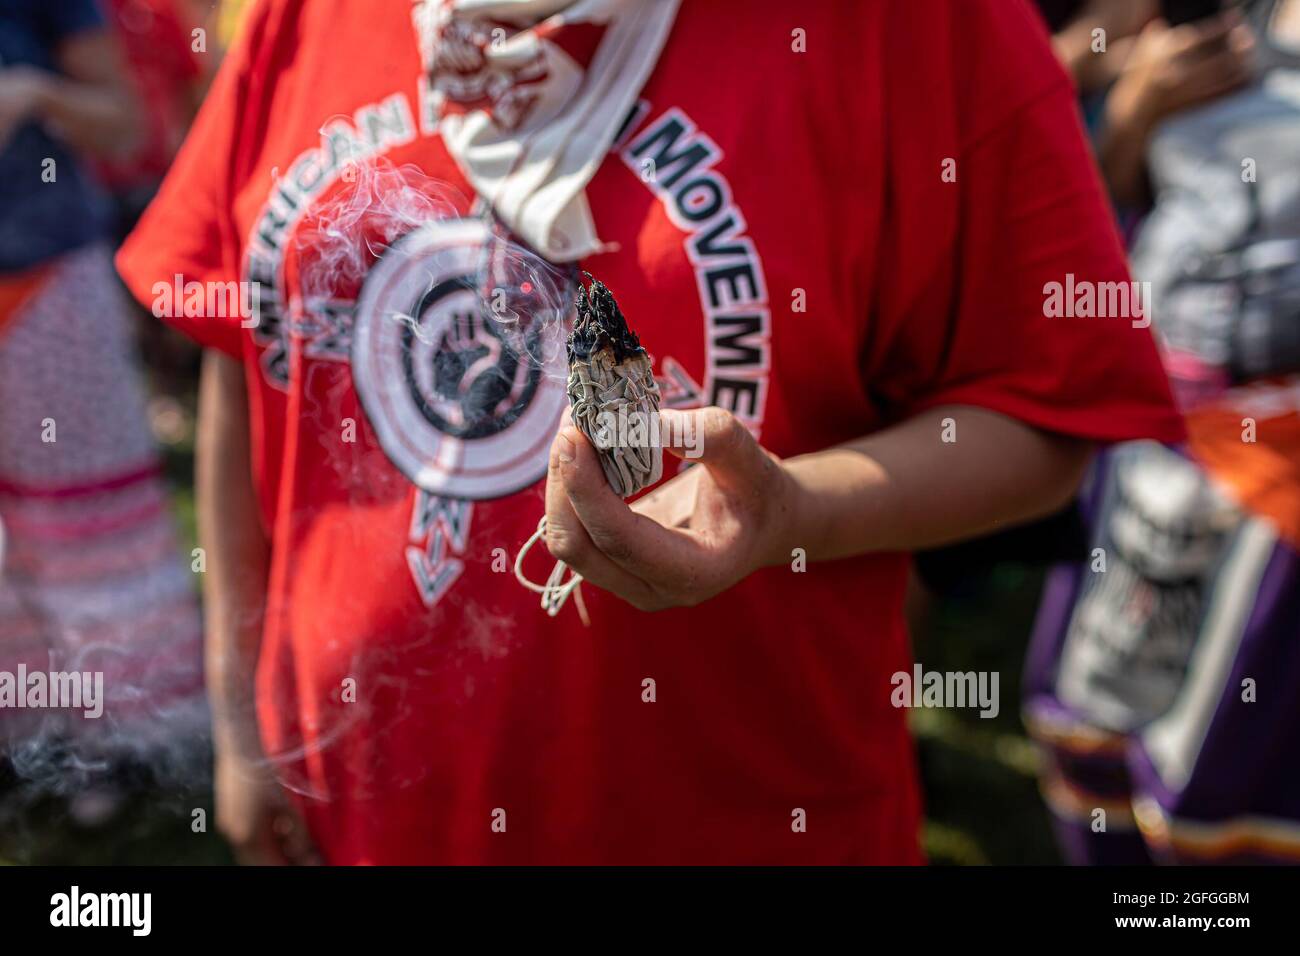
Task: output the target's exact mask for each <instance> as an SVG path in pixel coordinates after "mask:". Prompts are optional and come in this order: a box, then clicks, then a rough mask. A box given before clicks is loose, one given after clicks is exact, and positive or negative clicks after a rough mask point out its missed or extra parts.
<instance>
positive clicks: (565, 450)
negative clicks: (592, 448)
mask: <svg viewBox="0 0 1300 956" xmlns="http://www.w3.org/2000/svg"><path fill="white" fill-rule="evenodd" d="M564 431H568V429H567V428H566V429H565V430H564ZM556 445H557V449H556V454H557V455H559V458H560V461H573V442H571V441H570V440H569V436H568V435H566V434H564V432H560V437H559V439H558V440H557V442H556Z"/></svg>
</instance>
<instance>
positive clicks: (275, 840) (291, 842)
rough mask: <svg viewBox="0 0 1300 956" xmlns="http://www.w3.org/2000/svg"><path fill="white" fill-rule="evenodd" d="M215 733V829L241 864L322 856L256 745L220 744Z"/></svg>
mask: <svg viewBox="0 0 1300 956" xmlns="http://www.w3.org/2000/svg"><path fill="white" fill-rule="evenodd" d="M226 736H227V735H225V734H222V733H221V732H220V730H218V733H217V734H216V738H217V746H216V757H217V759H216V770H215V774H214V781H213V784H214V790H215V796H216V819H217V829H218V830H219V831H220V832H221V835H222V836H223V837H225V838H226V841H227V842H228V843H229V844H230V847H231V849H232V850H233V851H234V854H235V859H237V860H238V861H239V862H240V863H241V864H243V865H245V866H294V865H298V866H309V865H317V864H319V863H321V862H322V860H321V857H320V853H319V852H318V851H317V850H316V848H315V847H314V846H313V845H312V842H311V837H310V836H309V835H308V832H307V824H306V821H304V820H303V819H302V816H301V814H299V813H298V811H297V809H296V808H295V807H294V806H293V805H292V804H291V803H290V801H289V799H288V797H287V795H286V794H285V792H284V787H283V786H281V785H280V782H279V780H278V779H276V775H275V773H274V772H273V771H272V770H271V768H270V767H269V766H268V765H267V761H266V758H265V756H264V755H263V754H262V753H261V749H260V747H259V748H257V750H256V752H255V753H250V752H249V748H248V747H246V746H242V747H237V746H234V745H232V744H229V743H226V744H223V743H222V742H221V741H222V738H223V737H226Z"/></svg>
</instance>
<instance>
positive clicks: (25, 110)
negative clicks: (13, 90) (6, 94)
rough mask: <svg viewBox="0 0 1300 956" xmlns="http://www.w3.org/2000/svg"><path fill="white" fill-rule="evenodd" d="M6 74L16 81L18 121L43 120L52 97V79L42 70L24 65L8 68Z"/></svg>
mask: <svg viewBox="0 0 1300 956" xmlns="http://www.w3.org/2000/svg"><path fill="white" fill-rule="evenodd" d="M7 72H8V73H9V75H10V77H11V78H12V80H14V81H16V83H17V87H18V90H19V91H20V96H19V103H20V107H19V111H18V116H19V119H21V120H36V121H40V120H43V119H44V118H45V114H46V111H47V109H48V107H49V103H50V99H51V97H52V95H53V84H54V77H53V76H51V74H49V73H46V72H45V71H44V70H39V69H37V68H36V67H33V66H26V65H22V66H13V67H10V68H9V70H8V71H7Z"/></svg>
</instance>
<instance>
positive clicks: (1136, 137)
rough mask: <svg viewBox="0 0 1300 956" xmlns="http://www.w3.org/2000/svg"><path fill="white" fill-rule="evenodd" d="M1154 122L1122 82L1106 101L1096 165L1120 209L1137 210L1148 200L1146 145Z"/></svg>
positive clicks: (1136, 96) (1137, 97)
mask: <svg viewBox="0 0 1300 956" xmlns="http://www.w3.org/2000/svg"><path fill="white" fill-rule="evenodd" d="M1154 123H1155V121H1154V118H1153V116H1152V115H1151V111H1150V109H1149V108H1148V107H1147V106H1146V105H1145V104H1144V103H1143V102H1141V97H1140V96H1139V95H1138V94H1136V93H1134V92H1131V91H1129V90H1128V89H1126V88H1124V84H1123V83H1121V84H1120V86H1119V87H1117V88H1116V90H1115V92H1114V93H1113V94H1112V95H1111V97H1110V99H1109V100H1107V103H1106V120H1105V125H1104V127H1103V131H1102V134H1101V139H1100V142H1099V143H1098V144H1097V164H1098V165H1099V166H1100V167H1101V174H1102V177H1103V178H1104V179H1105V180H1106V188H1107V189H1108V190H1109V192H1110V195H1111V199H1112V200H1114V201H1115V202H1116V203H1117V204H1118V205H1120V206H1125V207H1130V208H1133V207H1138V206H1142V205H1144V204H1145V203H1146V202H1147V201H1148V199H1149V194H1150V185H1149V182H1148V179H1147V144H1148V142H1149V141H1150V138H1151V130H1152V127H1153V126H1154Z"/></svg>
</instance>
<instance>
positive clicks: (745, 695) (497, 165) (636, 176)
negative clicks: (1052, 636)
mask: <svg viewBox="0 0 1300 956" xmlns="http://www.w3.org/2000/svg"><path fill="white" fill-rule="evenodd" d="M539 16H545V19H542V20H540V21H538V19H537V18H538V17H539ZM416 167H418V170H419V173H418V175H417V174H416V173H415V172H414V171H413V170H414V168H416ZM421 177H431V178H432V179H433V180H436V181H437V182H438V183H439V184H441V185H440V186H438V187H437V188H436V189H428V188H424V187H423V186H421V185H420V184H422V183H423V184H425V185H427V180H426V179H422V178H421ZM358 196H360V197H362V198H363V199H364V200H365V201H364V202H361V203H359V204H358V202H357V197H358ZM377 220H378V221H377ZM503 233H508V234H509V235H512V236H513V237H514V240H515V242H516V245H512V246H510V247H509V248H511V249H524V250H532V251H535V253H537V254H538V255H540V256H543V257H545V259H547V260H549V261H550V262H551V263H553V264H555V266H556V267H557V274H559V275H561V276H563V275H565V274H566V272H565V270H568V273H573V272H576V271H577V269H578V268H581V269H585V270H588V271H590V272H591V273H592V274H594V275H596V276H598V277H599V278H600V279H601V280H602V281H603V282H604V283H605V284H606V285H608V286H609V287H610V288H611V289H612V290H613V291H614V293H615V295H616V296H617V298H618V301H619V304H620V306H621V307H622V310H623V312H624V313H625V314H626V315H627V316H628V317H629V319H630V320H631V323H632V325H633V327H634V328H635V330H636V332H637V333H638V334H639V335H640V338H641V341H642V342H643V343H644V344H645V345H646V347H647V349H648V350H649V351H650V353H652V356H653V359H654V368H655V373H656V375H657V377H658V379H659V381H660V386H661V390H662V397H663V405H664V407H665V409H666V415H667V416H668V418H669V419H670V420H675V423H676V424H680V423H681V422H682V421H683V420H686V421H689V422H690V423H691V424H692V425H694V426H695V427H696V428H697V432H696V434H697V435H698V436H699V437H700V439H701V440H702V442H701V448H702V452H703V455H702V458H701V459H700V464H698V465H697V466H695V467H691V468H688V469H686V470H684V471H678V470H677V469H676V468H675V467H674V466H673V464H672V461H673V459H672V458H671V457H670V458H669V462H668V463H667V464H666V467H665V475H666V478H665V480H664V481H663V483H662V484H661V485H660V486H658V487H657V488H656V489H654V490H652V491H651V492H650V493H649V494H647V495H645V496H643V497H642V498H640V499H637V500H636V501H635V503H634V504H633V505H631V506H630V507H629V506H628V505H626V504H624V503H623V502H622V501H621V500H620V499H619V498H618V497H617V496H616V495H615V494H614V493H613V492H612V491H610V490H609V487H608V486H607V485H606V484H605V482H604V478H603V475H602V473H601V470H600V467H599V464H598V463H597V461H596V460H595V457H594V452H593V450H592V448H591V446H590V445H589V444H588V443H587V442H586V440H585V439H583V438H582V437H581V435H580V434H579V433H578V432H577V431H576V430H574V429H573V428H572V427H571V426H568V425H567V424H563V423H562V418H561V414H562V411H563V408H564V405H565V396H564V385H563V378H564V376H563V369H562V368H561V369H560V370H559V374H555V373H556V369H555V368H554V367H553V366H552V365H551V364H550V362H551V360H550V358H549V357H548V356H549V354H550V353H549V352H548V351H547V350H546V349H542V350H540V351H539V352H537V353H533V352H532V351H529V350H514V349H512V348H511V347H510V345H509V344H508V339H509V336H505V335H503V334H502V333H501V332H500V330H499V329H494V327H493V325H492V322H491V321H487V320H483V321H480V320H479V319H477V318H476V316H479V315H480V314H481V312H482V310H481V309H479V308H478V306H477V305H476V304H475V303H476V299H475V293H474V290H475V289H476V288H484V287H483V286H481V285H480V286H475V284H474V282H473V281H471V280H473V279H474V277H475V276H476V275H477V273H476V272H475V270H476V268H477V267H478V266H477V264H479V263H481V262H483V261H484V253H485V252H487V251H490V250H492V249H494V248H497V247H496V246H494V245H492V244H493V243H494V242H495V241H496V240H495V238H494V237H496V236H498V235H500V234H503ZM376 235H378V240H376ZM524 261H529V260H527V258H526V257H525V259H524ZM118 265H119V269H120V271H121V273H122V275H123V277H124V278H125V279H126V281H127V283H128V285H129V286H130V287H131V288H132V289H133V290H134V291H135V293H136V295H137V296H139V297H140V298H141V299H142V300H145V301H149V300H151V299H154V298H156V297H159V296H162V297H164V298H166V297H168V296H172V295H173V290H176V289H178V288H189V287H190V286H188V285H187V284H191V283H197V284H198V285H197V286H193V288H198V289H203V288H205V287H211V286H214V285H219V284H223V283H227V282H232V281H236V280H238V281H244V282H247V283H250V286H249V289H250V290H254V289H255V290H256V293H257V299H256V301H257V303H258V308H257V309H255V310H254V309H249V310H246V311H244V312H239V313H238V314H236V313H234V312H231V311H230V310H215V311H214V310H212V309H194V310H185V309H179V308H178V309H174V310H173V313H172V316H171V321H172V322H174V323H175V324H176V325H177V326H179V327H180V328H182V329H184V330H185V331H187V332H189V333H190V334H191V335H193V336H194V337H195V338H196V339H198V340H199V341H200V342H201V343H202V344H203V345H205V346H206V347H207V349H208V354H207V358H206V360H205V370H204V379H203V383H202V389H201V407H200V430H201V435H200V448H199V452H200V455H199V465H198V472H199V474H198V478H199V499H200V505H199V506H200V518H201V529H200V530H201V535H202V537H203V543H204V546H205V548H206V549H207V554H208V566H207V567H208V571H207V576H206V586H207V597H208V611H207V613H208V621H207V627H208V637H207V640H208V647H209V654H208V660H209V684H210V688H211V693H212V697H213V709H214V714H215V721H216V727H215V731H216V739H217V746H218V752H217V761H218V767H217V771H218V774H217V801H218V816H219V819H220V823H221V826H222V829H223V831H224V832H225V833H226V834H227V835H228V836H229V837H230V838H231V839H232V840H233V842H234V843H235V845H236V847H237V849H238V850H239V852H240V855H241V857H242V858H243V859H246V860H249V861H255V862H269V861H285V860H288V861H302V860H306V859H311V858H313V857H314V856H315V855H316V854H319V855H320V856H321V857H323V858H324V859H325V860H326V861H328V862H331V863H407V862H437V863H618V864H654V863H914V862H920V860H921V855H920V851H919V848H918V839H917V836H918V826H919V820H920V800H919V796H918V792H917V784H916V771H915V766H914V761H913V754H912V746H911V743H910V740H909V738H908V735H907V730H906V721H905V716H906V715H905V710H903V709H901V708H899V707H896V706H894V704H893V703H892V702H891V697H893V696H895V695H894V691H895V681H894V675H896V674H898V673H900V672H906V673H910V668H911V666H912V663H911V659H910V654H909V651H908V646H907V635H906V630H905V626H904V623H903V616H902V603H903V590H904V585H905V581H906V578H907V569H908V552H910V551H912V550H914V549H917V548H922V547H927V546H932V545H936V544H940V543H943V542H948V541H954V540H958V539H961V538H963V537H966V536H970V535H973V534H977V533H980V532H984V531H987V530H989V529H993V528H996V527H1000V526H1003V525H1007V524H1011V523H1014V522H1018V521H1024V520H1027V519H1030V518H1032V517H1035V516H1038V515H1041V514H1044V513H1047V512H1049V511H1051V510H1052V509H1054V508H1057V507H1059V506H1060V505H1061V504H1062V503H1063V502H1065V501H1066V500H1067V499H1068V498H1069V497H1070V495H1071V494H1072V493H1073V490H1074V488H1075V485H1076V483H1077V482H1078V481H1079V477H1080V475H1081V473H1082V470H1083V468H1084V466H1085V464H1086V462H1087V459H1088V457H1089V454H1090V452H1091V449H1092V447H1093V445H1094V444H1095V443H1099V442H1111V441H1117V440H1124V439H1129V438H1137V437H1150V438H1156V439H1160V440H1177V439H1178V438H1180V437H1181V434H1182V432H1181V426H1180V423H1179V419H1178V417H1177V415H1176V414H1175V412H1174V411H1173V409H1172V405H1171V401H1170V398H1169V394H1168V391H1167V387H1166V383H1165V380H1164V377H1163V374H1162V372H1161V368H1160V363H1159V360H1158V358H1157V354H1156V350H1155V346H1154V344H1153V342H1152V340H1151V338H1150V335H1149V333H1148V332H1147V330H1146V329H1145V328H1144V327H1143V326H1144V325H1145V323H1144V322H1143V321H1140V317H1136V318H1135V317H1133V316H1126V315H1101V316H1097V317H1091V316H1089V315H1088V314H1086V313H1085V314H1075V312H1073V311H1072V312H1071V313H1070V314H1071V315H1072V316H1073V317H1070V318H1064V317H1058V316H1057V314H1056V312H1055V310H1054V309H1053V308H1051V307H1049V306H1048V305H1047V304H1046V302H1047V300H1049V299H1050V298H1051V296H1050V294H1049V290H1051V289H1053V288H1060V287H1063V286H1064V285H1067V284H1068V285H1069V287H1070V288H1071V289H1083V288H1085V287H1087V286H1088V285H1089V284H1100V283H1117V282H1125V281H1127V278H1128V277H1127V274H1126V271H1125V266H1124V259H1123V254H1122V251H1121V249H1120V247H1119V243H1118V240H1117V237H1116V235H1115V232H1114V229H1113V227H1112V225H1111V223H1110V220H1109V217H1108V214H1107V211H1106V206H1105V202H1104V200H1103V198H1102V194H1101V190H1100V187H1099V184H1098V178H1097V175H1096V173H1095V170H1094V169H1093V167H1092V165H1091V163H1090V160H1089V159H1088V154H1087V149H1086V147H1085V145H1084V141H1083V136H1082V133H1081V131H1080V129H1079V125H1078V120H1077V118H1076V116H1075V112H1074V109H1073V99H1072V92H1071V89H1070V85H1069V81H1068V79H1067V78H1066V76H1065V74H1064V73H1063V71H1062V70H1061V69H1060V67H1059V66H1057V64H1056V63H1055V61H1054V60H1053V57H1052V53H1051V50H1050V47H1049V45H1048V41H1047V37H1046V35H1045V33H1044V32H1043V30H1042V27H1041V25H1040V24H1039V23H1038V21H1037V19H1036V16H1035V14H1034V13H1033V12H1032V11H1031V10H1030V9H1029V8H1028V7H1027V6H1026V5H1025V4H1024V3H1022V2H1021V0H1014V2H1006V0H972V2H967V3H949V2H942V0H914V2H910V3H905V4H904V3H893V2H870V3H853V4H849V3H843V4H838V3H827V4H817V5H810V6H806V7H804V8H800V9H799V10H798V11H797V12H792V11H791V10H790V9H789V8H788V7H787V6H786V5H784V4H779V3H776V2H766V0H764V2H759V3H754V4H750V5H749V6H748V7H747V8H746V15H745V16H743V17H738V16H736V15H735V12H734V9H733V7H732V6H731V5H729V4H724V3H721V2H705V0H697V2H693V3H689V4H680V5H678V4H677V3H676V2H672V0H656V2H646V3H627V2H621V0H600V2H588V3H582V4H572V3H569V2H566V0H553V2H550V3H547V4H541V5H538V4H536V3H529V4H521V3H518V2H515V0H501V2H498V3H494V4H481V3H479V4H468V3H463V2H459V0H453V2H451V3H423V2H417V3H416V4H415V5H414V8H413V10H406V9H402V8H400V7H399V6H398V5H396V4H379V5H375V4H370V3H364V2H361V0H354V2H340V3H336V4H331V5H329V6H326V5H324V4H313V3H310V2H306V0H268V2H263V3H261V4H259V5H258V6H256V7H254V8H253V9H252V10H251V11H250V14H249V20H248V22H247V23H246V25H245V29H244V31H243V33H242V35H241V37H240V39H239V40H238V41H237V43H236V44H235V46H234V47H233V49H232V50H231V51H230V53H229V55H228V57H227V59H226V61H225V63H224V65H223V67H222V70H221V72H220V74H219V75H218V78H217V80H216V82H215V85H214V88H213V92H212V94H211V96H210V98H209V100H208V102H207V103H206V104H205V106H204V107H203V109H202V111H201V113H200V116H199V118H198V120H197V122H196V124H195V127H194V129H193V132H192V134H191V136H190V138H189V140H188V141H187V143H186V144H185V146H184V147H183V149H182V152H181V155H180V156H179V158H178V161H177V164H176V166H175V168H174V169H173V171H172V173H171V174H170V176H169V178H168V180H167V182H166V183H165V184H164V186H163V189H162V191H161V193H160V195H159V198H158V199H157V201H156V202H155V203H154V205H153V206H152V207H151V209H150V210H149V211H148V212H147V213H146V215H145V217H144V219H143V220H142V222H141V225H140V226H139V228H138V229H137V231H136V233H135V234H134V235H133V237H132V238H131V239H130V240H129V241H128V243H127V244H126V246H125V247H124V249H123V251H122V252H121V254H120V256H119V259H118ZM561 284H562V283H561ZM533 288H534V286H533V283H531V282H529V283H527V284H525V283H523V282H519V283H516V284H514V285H511V286H510V289H509V291H510V292H511V294H512V295H514V294H518V295H524V294H526V293H528V291H529V290H532V289H533ZM1072 301H1073V300H1072ZM534 318H535V316H534ZM525 327H531V326H528V325H527V324H526V325H525ZM559 354H560V355H561V356H562V354H563V352H562V348H561V349H560V352H559ZM535 356H536V357H535ZM561 365H562V360H561ZM503 383H504V387H496V386H502V385H503ZM557 432H558V433H557ZM543 513H544V514H545V515H546V517H547V519H548V523H549V527H548V533H547V537H546V544H547V547H548V548H549V549H550V550H551V552H552V553H553V554H554V555H555V556H557V557H560V558H562V559H563V560H564V561H565V562H567V563H568V564H569V565H570V566H572V567H573V568H574V569H576V570H577V571H579V572H581V574H583V575H584V577H585V578H586V580H587V581H588V582H589V584H590V585H594V587H589V588H588V589H587V591H586V593H585V606H586V612H587V615H588V616H589V618H590V626H587V627H584V626H583V624H582V623H581V622H580V620H579V618H578V616H577V613H576V611H575V609H574V608H573V607H566V608H564V609H562V611H561V613H560V614H559V615H558V616H556V617H548V616H547V615H546V614H545V613H544V612H543V611H542V610H540V609H539V608H538V606H537V599H536V595H534V594H531V593H529V592H527V591H525V590H524V589H523V588H521V587H519V586H518V584H517V583H516V582H515V581H514V579H513V577H512V575H511V574H510V564H511V562H512V560H513V557H514V556H515V555H516V554H517V553H518V551H519V549H520V547H521V546H522V545H523V543H524V542H525V540H526V539H528V537H529V535H530V534H531V533H532V532H533V530H534V528H535V527H536V526H537V522H538V519H539V517H540V516H541V515H542V514H543ZM532 576H533V577H537V570H536V569H535V570H534V571H533V573H532ZM651 610H654V613H649V612H650V611H651ZM254 713H255V715H256V716H255V718H254ZM286 794H288V795H289V796H290V797H291V799H287V798H286Z"/></svg>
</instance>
